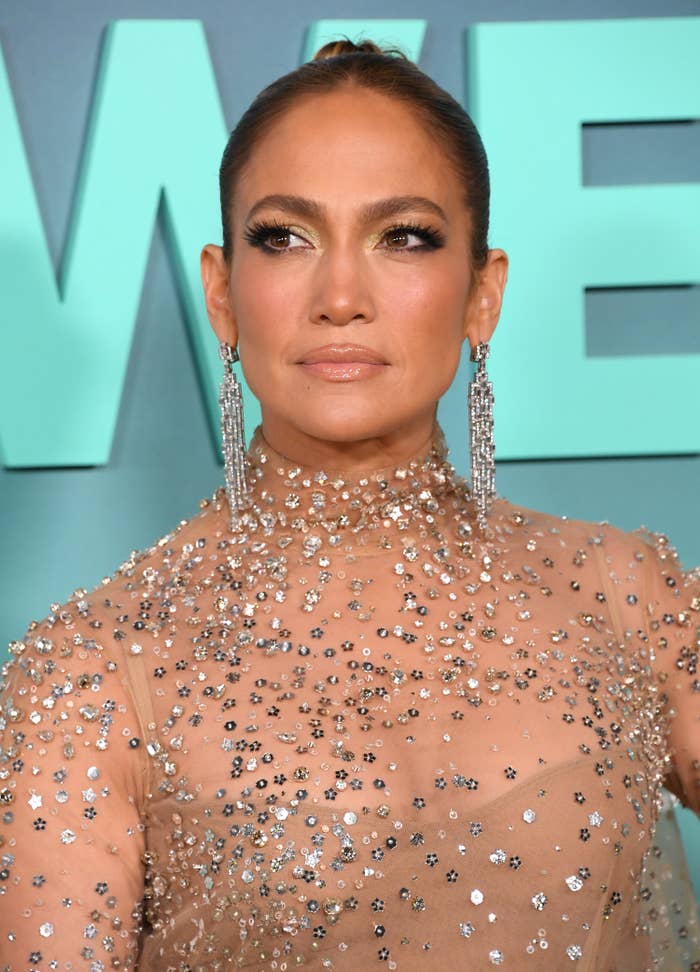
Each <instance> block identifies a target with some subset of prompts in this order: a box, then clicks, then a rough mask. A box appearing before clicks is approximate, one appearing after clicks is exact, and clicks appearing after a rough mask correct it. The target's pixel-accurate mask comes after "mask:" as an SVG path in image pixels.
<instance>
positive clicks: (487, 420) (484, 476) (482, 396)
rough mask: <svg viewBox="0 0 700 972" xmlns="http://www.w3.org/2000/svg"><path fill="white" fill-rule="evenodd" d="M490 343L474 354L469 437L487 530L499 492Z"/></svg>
mask: <svg viewBox="0 0 700 972" xmlns="http://www.w3.org/2000/svg"><path fill="white" fill-rule="evenodd" d="M488 356H489V346H488V342H486V341H481V342H479V344H477V345H476V346H475V347H474V349H473V350H472V353H471V360H472V361H476V362H477V368H476V374H475V375H474V378H473V379H472V381H471V382H470V383H469V439H470V449H471V475H472V494H473V496H474V502H475V504H476V514H477V521H478V524H479V527H480V528H481V529H482V530H484V529H485V527H486V520H487V517H488V515H489V513H490V512H491V499H492V498H493V497H494V496H495V495H496V463H495V446H494V441H493V385H492V384H491V382H490V381H489V380H488V376H487V374H486V359H487V358H488Z"/></svg>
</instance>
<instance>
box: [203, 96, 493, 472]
mask: <svg viewBox="0 0 700 972" xmlns="http://www.w3.org/2000/svg"><path fill="white" fill-rule="evenodd" d="M462 196H463V187H462V185H461V184H460V182H459V180H458V179H457V177H456V175H455V174H454V172H453V171H452V167H451V166H450V165H449V163H448V161H447V158H446V156H445V154H444V152H443V149H442V148H441V145H440V144H439V143H438V142H437V141H436V140H435V139H434V138H433V137H432V136H431V135H430V134H429V132H427V131H426V130H425V129H424V127H423V126H422V124H421V123H420V122H418V121H417V120H416V119H415V117H414V115H413V113H412V112H411V110H410V108H409V107H407V106H406V105H404V104H402V103H401V102H398V101H395V100H393V99H390V98H388V97H386V96H384V95H381V94H379V93H377V92H374V91H368V90H366V89H362V88H353V89H347V88H346V89H343V90H340V91H337V92H333V93H330V94H324V95H319V96H314V97H309V98H305V99H303V100H302V101H301V102H299V103H297V104H296V105H295V107H293V108H292V109H291V110H289V111H287V112H286V113H285V114H284V115H283V116H282V117H281V118H280V119H279V120H278V121H276V122H275V123H274V124H273V126H272V128H271V129H270V130H269V131H268V133H267V134H266V135H265V137H264V138H263V139H262V140H261V141H260V143H259V144H258V145H257V146H256V148H255V150H254V152H253V153H252V156H251V158H250V160H249V162H248V164H247V166H246V167H245V168H244V170H243V172H242V174H241V177H240V179H239V182H238V184H237V186H236V190H235V194H234V198H233V211H232V214H231V219H232V227H231V229H232V240H233V248H232V258H231V264H230V266H227V265H226V263H225V262H224V260H223V254H222V251H221V249H220V248H219V247H215V246H213V245H210V246H207V247H205V248H204V250H203V251H202V276H203V281H204V287H205V292H206V296H207V306H208V310H209V316H210V318H211V321H212V325H213V326H214V329H215V330H216V332H217V335H218V337H219V339H220V340H227V341H228V342H229V343H230V344H234V345H235V344H238V348H239V353H240V358H241V366H242V368H243V372H244V375H245V378H246V381H247V382H248V385H249V387H250V388H251V390H252V391H253V393H254V394H255V395H256V397H257V398H258V399H259V401H260V404H261V410H262V419H263V431H264V433H265V436H266V438H267V439H268V441H269V442H270V444H271V445H272V446H273V447H275V448H277V449H278V451H280V452H282V453H283V454H286V455H288V456H290V457H292V458H296V459H302V458H303V459H304V460H305V461H312V460H313V459H314V458H318V459H319V460H321V459H326V460H329V459H331V458H332V457H338V458H340V456H342V457H343V458H345V459H346V460H347V459H350V458H354V459H355V460H356V461H358V462H359V463H362V461H368V462H369V461H372V460H373V458H374V456H375V455H376V454H378V453H381V454H382V455H383V456H384V458H385V459H386V458H387V457H388V456H395V457H396V458H397V459H399V458H401V456H402V454H405V455H407V454H409V453H411V452H413V451H414V450H415V449H418V448H420V447H421V446H422V445H423V444H424V443H425V442H426V441H427V439H428V437H429V435H430V432H431V429H432V425H433V421H434V416H435V409H436V405H437V401H438V399H439V398H440V396H441V395H442V394H443V393H444V392H445V390H446V389H447V388H448V386H449V385H450V383H451V381H452V379H453V377H454V374H455V371H456V369H457V366H458V364H459V359H460V352H461V346H462V342H463V341H464V339H465V337H466V338H468V339H469V341H470V344H471V345H473V344H475V343H477V341H479V340H488V339H489V338H490V336H491V332H492V331H493V329H494V327H495V325H496V322H497V320H498V313H499V310H500V302H501V298H502V292H503V288H504V286H505V280H506V271H507V258H506V255H505V254H504V253H503V251H502V250H491V251H489V262H488V264H487V267H486V269H485V270H484V271H483V273H482V274H481V277H480V281H475V286H474V287H473V289H472V290H471V292H470V285H471V284H472V279H471V272H470V250H469V241H470V216H469V212H468V210H467V209H466V207H465V205H464V203H463V201H462Z"/></svg>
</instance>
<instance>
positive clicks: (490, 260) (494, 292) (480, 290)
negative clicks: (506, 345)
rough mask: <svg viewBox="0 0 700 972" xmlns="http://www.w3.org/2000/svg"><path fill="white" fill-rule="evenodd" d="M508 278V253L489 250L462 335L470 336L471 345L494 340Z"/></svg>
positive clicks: (468, 308) (470, 300)
mask: <svg viewBox="0 0 700 972" xmlns="http://www.w3.org/2000/svg"><path fill="white" fill-rule="evenodd" d="M507 279H508V256H507V254H506V253H505V251H504V250H499V249H493V250H489V252H488V256H487V260H486V265H485V266H484V268H483V269H482V270H481V271H480V272H479V276H478V280H477V282H476V283H475V285H474V290H473V293H472V295H471V297H470V299H469V301H468V304H467V312H466V314H465V317H464V330H463V336H464V337H465V338H467V339H468V341H469V346H470V347H471V348H475V347H476V345H477V344H479V343H480V342H481V341H490V340H491V336H492V334H493V332H494V331H495V330H496V325H497V324H498V318H499V315H500V313H501V305H502V303H503V291H504V290H505V287H506V280H507Z"/></svg>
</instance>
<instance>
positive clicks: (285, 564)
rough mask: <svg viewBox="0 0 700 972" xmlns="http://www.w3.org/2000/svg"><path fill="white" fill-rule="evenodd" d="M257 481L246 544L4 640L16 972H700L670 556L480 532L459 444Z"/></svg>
mask: <svg viewBox="0 0 700 972" xmlns="http://www.w3.org/2000/svg"><path fill="white" fill-rule="evenodd" d="M248 463H249V477H250V479H251V481H252V492H253V500H254V502H253V505H252V506H251V508H250V509H249V510H248V511H246V512H245V513H244V514H243V515H242V516H241V517H239V519H238V520H237V522H236V524H235V527H232V525H231V522H230V513H229V508H228V505H227V502H226V495H225V491H224V490H223V488H220V489H218V490H217V491H216V492H215V493H214V495H213V496H212V497H211V498H207V499H204V500H202V502H201V504H200V509H199V511H198V512H197V513H196V514H195V515H194V516H193V517H191V518H190V519H189V520H183V521H181V522H180V523H179V524H178V526H177V527H176V528H175V529H174V530H173V531H172V532H170V533H168V534H167V535H165V536H163V537H161V538H160V539H158V540H157V542H156V543H154V544H153V545H152V546H150V547H149V548H147V549H144V550H142V551H138V552H134V553H133V554H132V555H131V556H130V558H129V559H128V560H127V561H126V562H125V563H124V564H122V565H121V566H120V567H119V568H118V569H117V570H116V571H115V572H114V573H113V574H112V576H110V577H107V578H105V579H104V580H103V582H102V583H101V584H99V585H98V586H97V587H96V588H95V589H93V590H85V589H79V590H77V591H75V592H74V593H73V594H72V595H71V596H70V597H69V598H68V599H67V600H66V601H65V602H64V603H62V604H53V605H51V609H50V613H48V615H47V616H46V617H45V618H44V619H43V620H41V621H39V622H32V624H31V625H30V626H29V628H28V630H27V632H26V635H25V636H24V638H23V639H22V640H21V641H17V642H13V643H12V644H11V645H10V651H11V656H10V660H9V662H8V663H7V665H6V667H5V669H4V680H3V683H2V690H1V695H0V701H1V704H2V705H1V711H2V721H1V722H0V743H1V747H2V748H1V750H0V801H1V803H2V807H1V810H0V813H1V814H2V824H1V827H0V832H1V833H2V846H0V855H2V856H1V861H0V870H1V872H2V873H1V875H0V877H1V879H0V969H6V970H13V972H14V970H22V972H24V970H27V969H32V970H33V969H37V970H39V969H41V970H44V969H60V970H64V969H74V970H81V972H82V970H89V972H102V970H108V969H136V968H138V969H140V970H146V972H150V970H156V972H160V970H167V972H195V970H202V972H203V970H210V972H213V970H222V969H229V968H246V969H260V970H291V969H296V968H298V967H309V968H311V969H318V970H321V969H329V970H338V972H347V970H350V969H353V970H354V969H361V970H372V969H375V970H379V972H381V970H382V969H398V970H401V972H411V970H419V969H423V967H424V963H426V962H429V963H431V967H432V968H435V969H441V970H442V969H448V968H449V967H451V966H453V967H455V968H459V969H470V970H472V969H474V970H480V969H491V968H493V967H498V966H500V967H502V968H504V969H512V970H518V972H520V970H526V972H527V970H532V972H536V970H542V972H545V970H546V972H554V970H557V972H558V970H561V969H566V968H572V969H577V970H578V972H583V970H586V972H594V970H595V972H643V970H657V969H662V970H664V972H668V970H674V972H675V970H677V969H678V970H680V969H683V970H698V969H700V934H699V933H698V925H697V919H696V916H695V911H694V904H693V899H692V895H691V894H690V886H689V882H688V879H687V874H686V873H685V872H684V871H682V870H680V869H681V868H682V867H683V861H682V860H681V861H680V863H679V862H676V863H675V864H674V863H673V853H674V840H675V837H674V834H675V832H674V830H673V821H672V819H671V820H670V821H667V823H666V825H665V826H662V824H664V821H665V820H666V817H667V810H666V806H667V805H668V801H669V800H671V802H673V801H674V800H678V799H679V800H680V801H682V803H683V804H684V805H685V806H687V807H690V808H692V809H693V810H694V811H695V812H700V722H699V719H700V681H699V679H698V674H697V657H698V646H699V634H700V578H699V577H698V573H697V572H695V573H691V572H689V571H686V572H684V571H683V570H682V567H681V565H680V563H679V561H678V557H677V554H676V552H675V550H674V548H673V547H672V546H671V543H670V541H669V540H668V538H667V537H665V536H664V535H663V534H659V533H652V532H649V531H647V530H645V529H643V528H640V529H639V530H636V531H634V532H632V533H625V532H623V531H621V530H619V529H617V528H615V527H613V526H610V525H608V524H607V523H589V522H583V521H576V520H571V519H567V518H562V517H557V516H553V515H548V514H546V513H542V512H537V511H533V510H530V509H525V508H523V507H520V506H517V505H515V504H513V503H511V502H509V501H508V500H506V499H503V498H497V499H496V500H495V502H494V508H493V512H492V514H491V517H490V521H489V526H488V528H487V530H486V532H485V533H483V532H480V531H479V529H478V527H476V525H475V519H474V511H473V504H472V499H471V496H470V492H469V486H468V484H467V483H466V482H465V480H464V479H462V478H461V477H460V476H459V475H458V474H457V473H456V472H455V470H454V469H453V467H452V466H451V464H450V463H449V460H448V457H447V450H446V445H445V440H444V437H443V434H442V431H441V429H440V427H439V426H437V425H436V426H435V429H434V432H433V436H432V440H431V443H430V446H429V449H428V450H427V451H426V452H423V453H421V454H420V455H417V456H415V457H414V458H413V459H412V460H411V461H409V462H407V463H406V464H404V465H402V466H399V467H396V466H392V467H388V468H384V469H375V470H372V471H371V472H368V473H366V474H354V475H344V474H343V473H342V472H337V471H332V470H328V471H325V472H324V471H321V470H319V469H312V468H308V467H305V466H299V465H297V464H295V463H294V462H292V461H290V460H288V459H286V458H285V457H283V456H281V455H280V454H278V453H277V452H275V451H274V450H273V449H272V448H271V447H270V446H269V444H268V443H267V442H266V441H265V439H264V436H263V433H262V430H261V429H260V428H258V429H257V430H256V432H255V434H254V436H253V439H252V442H251V445H250V448H249V451H248ZM662 784H665V787H666V788H667V789H662ZM668 790H670V791H671V792H672V793H673V794H675V797H669V796H668V795H667V791H668ZM665 794H666V796H665ZM675 846H676V849H677V845H675Z"/></svg>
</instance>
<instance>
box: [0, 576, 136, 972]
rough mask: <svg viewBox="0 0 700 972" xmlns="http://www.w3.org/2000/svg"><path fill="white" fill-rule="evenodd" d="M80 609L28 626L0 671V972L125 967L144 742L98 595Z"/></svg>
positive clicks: (66, 608)
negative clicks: (7, 971) (0, 875)
mask: <svg viewBox="0 0 700 972" xmlns="http://www.w3.org/2000/svg"><path fill="white" fill-rule="evenodd" d="M81 593H84V592H81ZM89 597H90V600H91V602H92V601H93V600H94V604H93V603H91V604H90V609H89V611H88V610H87V602H86V599H83V600H82V601H78V602H73V601H72V600H71V601H69V602H68V603H66V604H64V605H62V606H61V607H58V606H55V611H54V612H53V613H52V614H50V615H49V616H48V617H47V618H46V619H44V620H43V621H42V622H41V623H36V622H33V623H32V625H30V627H29V630H28V631H27V634H26V635H25V637H24V639H23V641H20V642H13V643H12V644H11V646H10V651H11V658H10V660H9V661H8V662H7V663H6V665H5V667H4V669H3V676H4V680H3V681H2V684H1V685H0V801H1V803H0V806H1V807H2V812H1V813H0V844H1V846H0V854H2V858H1V863H0V870H1V871H2V880H0V970H2V972H5V970H13V972H20V970H22V972H24V970H29V969H31V970H44V969H53V968H73V969H74V970H76V972H79V970H85V972H92V970H95V969H109V968H121V969H131V968H134V966H135V961H136V951H137V941H138V930H139V924H140V918H139V913H140V901H141V898H142V895H143V885H144V867H143V864H142V857H143V853H144V851H145V830H144V827H143V822H142V814H141V808H142V807H143V805H144V796H145V782H144V781H145V769H144V766H145V762H144V756H145V753H144V747H145V741H144V740H143V738H139V737H141V735H142V734H141V732H140V731H139V729H138V726H139V723H138V720H137V713H136V712H135V708H134V705H133V701H132V699H131V697H130V693H129V692H128V690H127V688H126V680H125V672H124V671H123V669H124V665H123V662H122V656H121V654H120V651H121V649H119V646H118V643H117V642H116V641H115V640H114V638H113V636H112V633H113V627H114V625H113V624H112V623H111V622H110V620H109V619H108V617H107V614H106V613H105V612H104V610H103V608H104V595H103V594H101V593H100V592H95V593H94V594H91V595H89ZM101 599H102V602H101ZM107 603H108V604H109V603H110V602H107ZM53 607H54V606H53V605H52V608H53ZM101 607H102V610H101ZM100 615H101V616H102V620H100ZM136 739H139V741H138V743H136V742H135V740H136ZM69 963H70V964H69Z"/></svg>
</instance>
